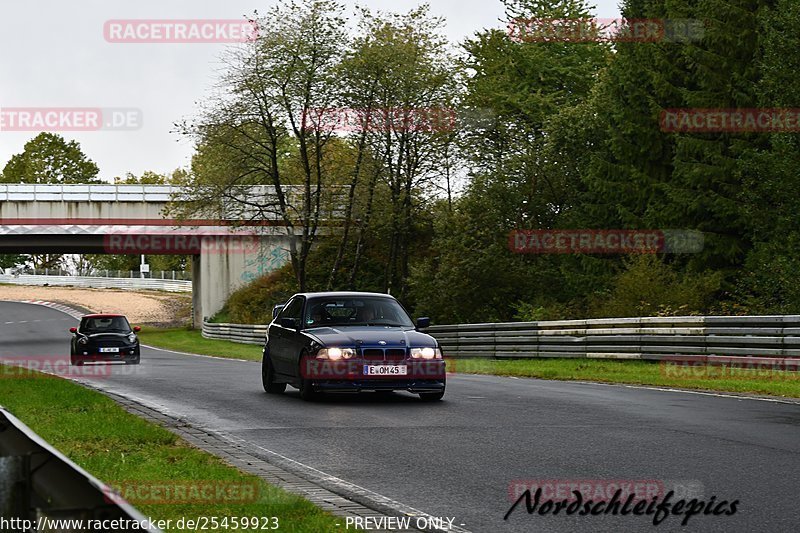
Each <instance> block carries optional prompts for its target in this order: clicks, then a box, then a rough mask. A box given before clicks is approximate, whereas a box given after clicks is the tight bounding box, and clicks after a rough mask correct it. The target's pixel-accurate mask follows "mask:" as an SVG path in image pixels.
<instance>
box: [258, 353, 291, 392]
mask: <svg viewBox="0 0 800 533" xmlns="http://www.w3.org/2000/svg"><path fill="white" fill-rule="evenodd" d="M261 385H262V386H263V387H264V392H266V393H267V394H280V393H282V392H283V391H285V390H286V383H275V368H274V367H273V366H272V360H271V359H270V358H269V355H267V354H266V353H265V354H264V358H263V359H262V360H261Z"/></svg>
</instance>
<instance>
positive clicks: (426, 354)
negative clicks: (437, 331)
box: [411, 348, 442, 359]
mask: <svg viewBox="0 0 800 533" xmlns="http://www.w3.org/2000/svg"><path fill="white" fill-rule="evenodd" d="M411 358H412V359H441V358H442V351H441V350H440V349H439V348H411Z"/></svg>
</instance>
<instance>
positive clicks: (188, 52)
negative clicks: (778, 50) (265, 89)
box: [0, 0, 619, 181]
mask: <svg viewBox="0 0 800 533" xmlns="http://www.w3.org/2000/svg"><path fill="white" fill-rule="evenodd" d="M274 3H275V2H274V0H225V1H219V0H126V1H121V0H70V1H68V2H65V1H63V0H25V1H20V0H0V50H2V54H0V107H5V108H14V107H91V108H135V109H140V110H141V112H142V118H143V126H142V127H141V128H140V129H137V130H134V131H96V132H64V133H62V135H64V137H66V138H67V139H75V140H77V141H79V142H80V143H81V146H82V148H83V150H84V152H85V153H86V154H87V155H88V156H89V157H90V158H92V159H93V160H94V161H95V162H96V163H97V164H98V165H99V167H100V177H101V178H102V179H104V180H107V181H111V179H112V178H113V177H114V176H122V175H124V174H125V173H126V172H133V173H135V174H141V173H142V172H143V171H145V170H154V171H156V172H169V171H172V170H174V169H175V168H178V167H183V166H187V165H188V163H189V160H190V157H191V152H192V147H191V144H190V143H189V142H187V141H186V140H184V139H182V138H181V137H180V136H178V135H176V134H174V133H171V131H172V129H173V126H172V125H173V124H174V123H175V122H176V121H178V120H180V119H181V118H183V117H188V116H191V115H192V113H193V111H194V109H195V102H197V101H198V100H201V99H203V98H204V95H206V94H207V92H208V89H209V88H210V86H211V85H212V84H213V83H214V80H215V78H216V76H217V73H218V70H219V68H220V63H219V61H218V59H217V58H218V57H219V55H220V53H221V51H222V50H223V48H224V46H225V45H223V44H199V43H198V44H138V43H124V44H119V43H109V42H107V41H106V40H105V39H104V36H103V26H104V23H105V22H106V21H107V20H111V19H206V18H210V19H236V18H239V17H241V16H242V15H244V14H248V13H252V12H253V10H255V9H257V10H258V11H260V12H262V13H263V12H265V11H266V10H267V9H268V8H269V7H270V6H271V5H273V4H274ZM346 3H347V5H348V6H354V5H356V3H358V4H361V5H366V6H368V7H370V8H373V9H381V10H394V11H401V12H402V11H408V10H410V9H412V8H414V7H416V6H417V5H419V4H420V3H421V2H419V1H418V0H361V1H360V2H354V1H352V0H348V1H347V2H346ZM429 3H430V4H431V8H432V11H433V12H434V14H436V15H440V16H443V17H444V18H445V19H446V20H447V34H448V36H449V37H450V39H451V40H452V41H454V42H457V41H460V40H462V39H463V38H464V37H466V36H468V35H470V34H472V33H473V32H475V31H477V30H480V29H482V28H487V27H501V24H500V22H499V19H500V18H501V17H502V15H503V8H502V4H501V3H500V1H499V0H432V1H430V2H429ZM617 3H618V0H599V1H598V2H597V5H598V8H597V13H596V14H597V16H598V17H617V16H619V9H618V7H617ZM34 135H35V133H30V132H11V131H3V132H0V168H2V166H5V163H6V162H7V161H8V159H9V158H10V157H11V156H12V155H13V154H15V153H18V152H20V151H22V148H23V145H24V144H25V142H26V141H27V140H28V139H30V138H31V137H33V136H34Z"/></svg>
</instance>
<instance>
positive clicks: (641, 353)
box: [203, 315, 800, 360]
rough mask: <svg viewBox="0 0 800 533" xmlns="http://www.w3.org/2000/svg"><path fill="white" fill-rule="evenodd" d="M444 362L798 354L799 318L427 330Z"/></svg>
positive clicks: (211, 333) (230, 327) (252, 331)
mask: <svg viewBox="0 0 800 533" xmlns="http://www.w3.org/2000/svg"><path fill="white" fill-rule="evenodd" d="M266 330H267V326H265V325H261V326H246V325H240V324H210V323H204V324H203V336H204V337H208V338H214V339H224V340H231V341H234V342H242V343H247V344H261V343H263V342H264V337H265V335H266ZM425 332H426V333H429V334H431V335H433V336H434V337H435V338H436V339H437V340H438V341H439V344H440V345H441V347H442V351H443V352H444V354H445V356H448V357H459V358H466V357H490V358H537V357H586V358H593V359H646V360H660V359H667V358H674V357H675V356H683V357H684V358H686V359H690V360H707V359H715V358H718V357H742V356H751V357H763V358H769V357H774V358H786V357H800V315H788V316H738V317H722V316H683V317H643V318H604V319H591V320H560V321H546V322H515V323H497V324H458V325H450V326H432V327H430V328H428V329H427V330H425Z"/></svg>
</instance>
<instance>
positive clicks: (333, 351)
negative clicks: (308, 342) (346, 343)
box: [317, 348, 356, 361]
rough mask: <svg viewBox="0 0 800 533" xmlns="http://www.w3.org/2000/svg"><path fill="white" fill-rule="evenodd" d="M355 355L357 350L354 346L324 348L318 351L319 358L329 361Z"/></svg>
mask: <svg viewBox="0 0 800 533" xmlns="http://www.w3.org/2000/svg"><path fill="white" fill-rule="evenodd" d="M355 356H356V351H355V350H354V349H352V348H323V349H321V350H320V351H318V352H317V359H327V360H329V361H340V360H342V359H352V358H353V357H355Z"/></svg>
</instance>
